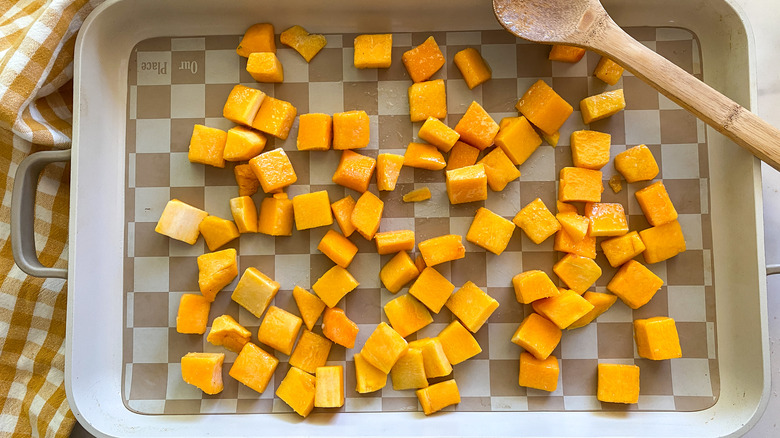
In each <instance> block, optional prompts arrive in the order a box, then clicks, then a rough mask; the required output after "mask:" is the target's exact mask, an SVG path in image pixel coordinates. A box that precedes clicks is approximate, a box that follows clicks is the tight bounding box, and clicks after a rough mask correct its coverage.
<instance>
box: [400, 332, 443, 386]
mask: <svg viewBox="0 0 780 438" xmlns="http://www.w3.org/2000/svg"><path fill="white" fill-rule="evenodd" d="M409 348H419V349H420V350H421V351H422V354H423V366H424V368H425V377H427V378H429V379H433V378H435V377H443V376H447V375H449V374H450V373H451V372H452V365H451V364H450V360H449V359H447V355H446V354H444V348H443V347H442V345H441V341H440V340H439V338H423V339H418V340H416V341H412V342H410V343H409Z"/></svg>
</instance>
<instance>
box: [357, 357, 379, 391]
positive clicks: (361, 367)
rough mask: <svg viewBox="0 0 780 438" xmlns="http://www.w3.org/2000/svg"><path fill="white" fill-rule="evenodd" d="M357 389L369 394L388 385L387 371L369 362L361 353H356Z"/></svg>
mask: <svg viewBox="0 0 780 438" xmlns="http://www.w3.org/2000/svg"><path fill="white" fill-rule="evenodd" d="M353 359H354V360H355V380H356V381H357V383H356V385H355V391H356V392H357V393H358V394H367V393H369V392H374V391H378V390H380V389H382V388H384V387H385V385H387V373H385V372H382V370H380V369H379V368H377V367H375V366H373V365H371V364H370V363H368V361H367V360H366V359H364V358H363V356H362V355H361V354H360V353H355V355H354V356H353Z"/></svg>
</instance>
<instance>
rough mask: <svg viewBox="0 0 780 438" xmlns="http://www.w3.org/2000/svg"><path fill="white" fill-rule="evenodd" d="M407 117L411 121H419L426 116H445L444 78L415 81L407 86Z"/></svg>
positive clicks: (440, 117) (445, 94) (445, 95)
mask: <svg viewBox="0 0 780 438" xmlns="http://www.w3.org/2000/svg"><path fill="white" fill-rule="evenodd" d="M409 117H410V118H411V120H412V122H421V121H423V120H426V119H427V118H428V117H435V118H437V119H443V118H445V117H447V92H446V91H445V88H444V80H442V79H436V80H435V81H424V82H416V83H414V84H412V86H411V87H409Z"/></svg>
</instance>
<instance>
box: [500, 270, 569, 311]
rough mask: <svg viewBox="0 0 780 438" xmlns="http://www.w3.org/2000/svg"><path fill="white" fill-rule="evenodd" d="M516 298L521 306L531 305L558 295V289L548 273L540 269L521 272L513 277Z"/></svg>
mask: <svg viewBox="0 0 780 438" xmlns="http://www.w3.org/2000/svg"><path fill="white" fill-rule="evenodd" d="M512 286H513V287H514V289H515V298H517V302H518V303H521V304H530V303H532V302H534V301H536V300H540V299H542V298H548V297H554V296H556V295H558V293H559V292H558V288H557V287H555V283H553V282H552V280H550V277H549V276H548V275H547V273H546V272H544V271H540V270H538V269H534V270H530V271H525V272H521V273H519V274H517V275H515V276H514V277H512Z"/></svg>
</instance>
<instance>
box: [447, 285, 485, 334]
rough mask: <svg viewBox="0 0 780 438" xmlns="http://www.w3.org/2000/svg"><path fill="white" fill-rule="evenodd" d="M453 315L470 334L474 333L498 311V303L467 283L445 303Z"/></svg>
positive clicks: (477, 287) (475, 286)
mask: <svg viewBox="0 0 780 438" xmlns="http://www.w3.org/2000/svg"><path fill="white" fill-rule="evenodd" d="M445 306H447V308H448V309H450V311H451V312H452V314H453V315H455V316H457V317H458V319H459V320H460V322H461V323H462V324H463V325H464V326H465V327H466V328H467V329H469V330H470V331H471V332H472V333H476V332H477V331H478V330H479V329H480V327H482V324H484V323H485V321H487V319H488V318H489V317H490V315H491V314H492V313H493V312H494V311H495V310H496V309H498V301H496V300H495V299H494V298H493V297H491V296H490V295H488V294H486V293H485V291H483V290H482V289H480V288H479V286H477V285H476V284H474V283H472V282H471V281H467V282H466V284H464V285H463V287H461V288H460V289H458V290H457V291H456V292H455V293H454V294H452V295H451V296H450V298H449V299H448V300H447V302H446V303H445Z"/></svg>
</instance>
